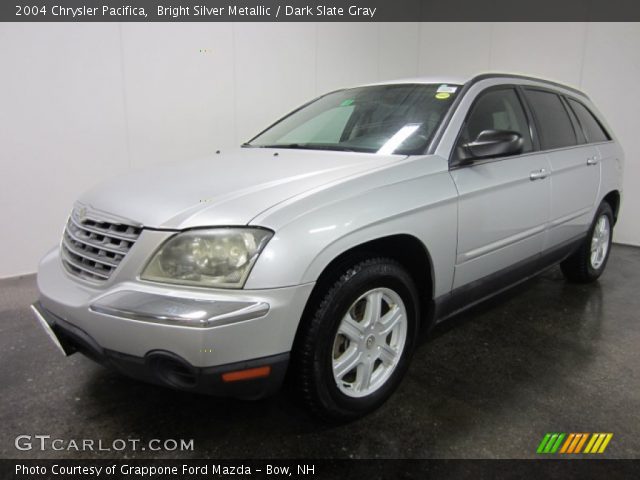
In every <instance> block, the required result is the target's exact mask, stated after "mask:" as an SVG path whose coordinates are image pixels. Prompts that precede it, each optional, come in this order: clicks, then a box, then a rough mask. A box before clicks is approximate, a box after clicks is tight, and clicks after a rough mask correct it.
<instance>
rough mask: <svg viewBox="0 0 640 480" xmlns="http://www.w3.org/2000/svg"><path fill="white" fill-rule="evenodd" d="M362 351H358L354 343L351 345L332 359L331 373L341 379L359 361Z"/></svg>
mask: <svg viewBox="0 0 640 480" xmlns="http://www.w3.org/2000/svg"><path fill="white" fill-rule="evenodd" d="M361 356H362V353H360V352H359V351H358V347H357V346H356V345H351V346H350V347H349V348H348V349H347V350H346V351H345V352H344V353H343V354H342V355H340V357H338V358H337V359H335V360H334V361H333V373H334V375H335V376H336V378H338V379H341V378H342V377H344V376H345V375H346V374H347V373H349V372H350V371H351V370H353V369H354V368H355V367H356V365H358V363H359V362H360V357H361Z"/></svg>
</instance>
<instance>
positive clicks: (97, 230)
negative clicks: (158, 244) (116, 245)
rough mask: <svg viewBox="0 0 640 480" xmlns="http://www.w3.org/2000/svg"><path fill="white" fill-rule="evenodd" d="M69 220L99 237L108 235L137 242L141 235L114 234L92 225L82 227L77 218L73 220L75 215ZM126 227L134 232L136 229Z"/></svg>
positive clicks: (111, 231)
mask: <svg viewBox="0 0 640 480" xmlns="http://www.w3.org/2000/svg"><path fill="white" fill-rule="evenodd" d="M69 220H71V222H72V223H73V224H74V225H75V226H76V227H78V228H81V229H82V230H86V231H87V232H92V233H97V234H98V235H108V236H109V237H111V238H117V239H118V240H127V241H130V242H135V241H136V239H137V238H138V235H139V234H138V235H134V234H126V233H121V232H114V231H113V230H110V229H100V228H96V227H92V226H90V225H81V224H80V223H78V221H77V220H76V219H75V218H73V215H72V216H70V217H69ZM100 223H108V222H100ZM110 225H114V224H110ZM126 227H127V228H128V229H134V230H135V228H136V227H132V226H130V225H126Z"/></svg>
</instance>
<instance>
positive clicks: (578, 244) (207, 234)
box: [33, 74, 623, 419]
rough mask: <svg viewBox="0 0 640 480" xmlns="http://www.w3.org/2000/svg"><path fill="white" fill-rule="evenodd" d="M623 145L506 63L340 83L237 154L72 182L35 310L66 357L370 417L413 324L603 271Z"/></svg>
mask: <svg viewBox="0 0 640 480" xmlns="http://www.w3.org/2000/svg"><path fill="white" fill-rule="evenodd" d="M622 166H623V153H622V151H621V149H620V145H619V144H618V142H617V141H616V139H615V137H614V136H613V134H612V132H611V129H610V128H609V126H608V125H607V124H606V122H605V120H604V119H603V118H602V116H601V115H600V114H599V113H598V111H597V110H596V108H595V107H594V105H593V104H592V102H591V101H590V100H589V98H588V97H587V96H586V95H585V94H584V93H582V92H579V91H577V90H574V89H572V88H569V87H566V86H563V85H559V84H556V83H552V82H548V81H544V80H539V79H534V78H528V77H521V76H515V75H506V74H484V75H479V76H476V77H473V78H471V79H454V78H442V79H418V80H409V81H401V82H391V83H381V84H375V85H367V86H362V87H357V88H349V89H344V90H339V91H335V92H332V93H329V94H327V95H324V96H322V97H320V98H318V99H316V100H314V101H312V102H310V103H308V104H306V105H304V106H302V107H301V108H299V109H297V110H295V111H294V112H292V113H291V114H289V115H288V116H286V117H284V118H283V119H281V120H279V121H278V122H276V123H275V124H273V125H272V126H271V127H269V128H268V129H266V130H265V131H263V132H262V133H260V134H259V135H257V136H256V137H255V138H254V139H252V140H251V141H249V142H248V143H246V144H244V145H242V147H240V148H236V149H230V150H228V151H226V150H225V151H222V152H217V154H215V155H212V156H211V157H209V158H203V159H200V160H196V161H190V162H183V163H178V164H175V165H172V166H158V167H154V168H152V169H149V170H147V171H142V172H138V173H130V174H128V175H125V176H122V177H120V178H116V179H113V180H111V181H108V182H106V183H104V184H102V185H100V186H99V187H97V188H94V189H93V190H91V191H89V192H88V193H85V194H84V195H83V196H82V197H81V198H80V199H79V201H78V202H77V204H76V205H75V206H74V208H73V211H72V213H71V215H70V216H69V219H68V222H67V225H66V228H65V231H64V235H63V237H62V241H61V244H60V246H59V247H57V248H55V249H54V250H52V251H51V252H50V253H49V254H48V255H46V257H45V258H44V259H43V260H42V262H41V264H40V267H39V272H38V287H39V290H40V299H39V301H38V302H37V303H36V304H34V306H33V309H34V311H35V313H36V315H37V317H38V318H39V320H40V321H41V323H42V324H43V326H44V327H45V329H46V330H47V332H48V333H49V334H50V336H51V338H52V339H53V340H54V342H55V343H56V344H57V345H58V346H59V347H60V349H61V350H62V351H63V352H64V353H67V354H69V353H72V352H74V351H80V352H82V353H84V354H86V355H87V356H89V357H91V358H93V359H94V360H96V361H98V362H100V363H103V364H105V365H107V366H110V367H113V368H115V369H117V370H119V371H121V372H123V373H125V374H127V375H130V376H133V377H136V378H140V379H144V380H147V381H150V382H154V383H157V384H162V385H167V386H171V387H175V388H179V389H184V390H189V391H195V392H203V393H211V394H218V395H232V396H239V397H245V398H246V397H250V398H256V397H259V396H262V395H265V394H268V393H271V392H273V391H274V390H275V389H277V388H278V387H279V386H280V384H281V383H282V381H283V380H284V378H285V374H287V376H288V378H289V380H290V382H291V384H292V385H293V386H294V387H295V389H296V390H297V392H298V394H299V396H300V398H301V399H302V400H303V401H304V402H305V403H306V405H308V406H309V407H310V408H311V410H312V411H314V412H315V413H316V414H319V415H321V416H323V417H325V418H333V419H348V418H353V417H356V416H359V415H362V414H364V413H366V412H369V411H371V410H372V409H374V408H376V407H377V406H379V405H380V404H382V402H384V400H385V399H386V398H387V397H388V396H389V395H390V394H391V393H392V391H393V390H394V389H395V388H396V387H397V386H398V384H399V382H400V381H401V379H402V377H403V375H404V373H405V372H406V370H407V367H408V365H409V360H410V358H411V354H412V351H413V349H414V346H415V343H416V338H417V336H418V332H419V330H424V329H428V328H429V327H431V326H432V325H434V324H435V323H437V322H438V321H441V320H443V319H445V318H447V317H449V316H451V315H453V314H455V313H457V312H459V311H461V310H462V309H464V308H466V307H468V306H470V305H473V304H475V303H477V302H478V301H480V300H482V299H485V298H487V297H488V296H490V295H492V294H493V293H495V292H498V291H501V290H503V289H504V288H506V287H508V286H510V285H513V284H514V283H517V282H519V281H521V280H523V279H525V278H528V277H530V276H531V275H534V274H535V273H537V272H539V271H541V270H542V269H544V268H546V267H548V266H549V265H552V264H555V263H560V265H561V268H562V271H563V272H564V274H565V276H566V277H567V279H569V280H571V281H577V282H590V281H593V280H595V279H596V278H598V276H599V275H600V274H601V273H602V271H603V270H604V268H605V266H606V264H607V258H608V255H609V250H610V245H611V234H612V229H613V226H614V224H615V222H616V217H617V214H618V209H619V206H620V191H621V176H622Z"/></svg>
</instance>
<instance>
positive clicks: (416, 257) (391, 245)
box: [298, 234, 435, 329]
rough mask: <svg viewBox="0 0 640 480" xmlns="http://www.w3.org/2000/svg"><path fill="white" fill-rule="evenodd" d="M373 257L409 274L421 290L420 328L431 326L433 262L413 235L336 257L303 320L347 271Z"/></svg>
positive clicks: (396, 236) (376, 241) (368, 244)
mask: <svg viewBox="0 0 640 480" xmlns="http://www.w3.org/2000/svg"><path fill="white" fill-rule="evenodd" d="M372 257H385V258H390V259H392V260H395V261H397V262H398V263H399V264H400V265H402V266H403V267H404V268H405V269H406V270H407V271H408V273H409V274H410V275H411V278H412V279H413V281H414V282H415V285H416V288H417V290H418V295H419V301H420V304H419V308H420V323H421V326H428V325H429V324H430V323H431V320H432V317H433V298H434V285H435V282H434V268H433V262H432V259H431V255H430V253H429V250H428V249H427V247H426V246H425V245H424V243H423V242H422V241H420V240H419V239H418V238H417V237H415V236H413V235H411V234H394V235H389V236H385V237H380V238H377V239H374V240H370V241H367V242H364V243H361V244H358V245H355V246H352V247H350V248H348V249H347V250H345V251H343V252H341V253H340V254H338V255H337V256H335V257H334V258H333V260H331V261H330V262H329V263H328V264H327V265H326V266H325V267H324V268H323V269H322V272H321V273H320V275H319V276H318V279H317V281H316V284H315V286H314V288H313V290H312V291H311V295H310V296H309V299H308V300H307V303H306V305H305V308H304V312H303V315H302V320H304V318H306V317H307V316H308V314H309V313H310V312H309V310H310V309H312V308H313V307H314V306H315V305H317V304H318V301H319V300H320V297H321V295H322V294H323V292H325V291H326V289H327V288H329V287H330V286H331V285H332V284H333V282H335V281H336V280H337V278H338V277H339V276H340V275H341V274H342V273H343V272H344V270H345V269H347V268H348V267H349V266H351V265H353V264H355V263H357V262H359V261H362V260H365V259H367V258H372ZM299 328H300V327H299V326H298V329H299Z"/></svg>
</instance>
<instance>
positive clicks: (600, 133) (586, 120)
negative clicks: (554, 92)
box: [568, 98, 609, 143]
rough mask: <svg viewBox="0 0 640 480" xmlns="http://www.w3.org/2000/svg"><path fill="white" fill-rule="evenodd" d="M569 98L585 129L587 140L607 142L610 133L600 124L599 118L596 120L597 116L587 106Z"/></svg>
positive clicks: (590, 141)
mask: <svg viewBox="0 0 640 480" xmlns="http://www.w3.org/2000/svg"><path fill="white" fill-rule="evenodd" d="M568 100H569V105H571V109H572V110H573V111H574V113H575V114H576V116H577V117H578V121H579V122H580V125H581V126H582V129H583V130H584V134H585V136H586V137H587V142H589V143H596V142H606V141H607V140H609V135H607V133H606V132H605V131H604V129H603V128H602V127H601V126H600V123H599V122H598V120H596V117H595V116H594V115H593V113H591V111H589V109H588V108H587V107H585V106H584V105H583V104H581V103H580V102H578V101H576V100H573V99H572V98H569V99H568Z"/></svg>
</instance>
